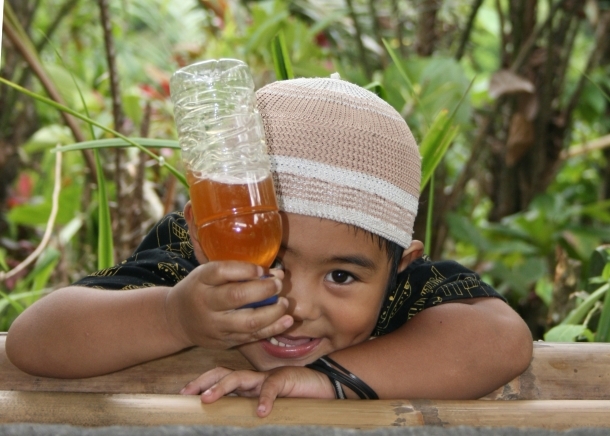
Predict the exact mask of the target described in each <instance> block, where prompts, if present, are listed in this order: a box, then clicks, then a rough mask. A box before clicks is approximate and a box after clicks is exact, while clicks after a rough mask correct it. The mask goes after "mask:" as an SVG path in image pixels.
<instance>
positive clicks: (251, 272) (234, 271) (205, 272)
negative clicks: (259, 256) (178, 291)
mask: <svg viewBox="0 0 610 436" xmlns="http://www.w3.org/2000/svg"><path fill="white" fill-rule="evenodd" d="M197 270H198V272H197V274H198V278H199V281H201V282H202V283H204V284H206V285H209V286H219V285H223V284H225V283H227V282H240V281H245V280H254V279H257V278H259V277H261V276H262V275H263V274H264V273H265V272H264V270H263V268H262V267H260V266H258V265H254V264H252V263H247V262H238V261H222V262H208V263H205V264H203V265H201V266H199V267H197Z"/></svg>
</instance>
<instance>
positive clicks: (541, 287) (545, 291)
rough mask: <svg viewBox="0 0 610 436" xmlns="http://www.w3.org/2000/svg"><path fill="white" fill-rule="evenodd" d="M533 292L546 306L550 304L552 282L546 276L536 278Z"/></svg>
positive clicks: (551, 299)
mask: <svg viewBox="0 0 610 436" xmlns="http://www.w3.org/2000/svg"><path fill="white" fill-rule="evenodd" d="M535 292H536V295H537V296H538V297H540V299H541V300H542V301H543V302H544V304H545V305H546V306H547V307H548V306H550V305H551V302H552V301H553V282H551V281H550V280H549V278H548V277H547V276H542V277H540V278H539V279H538V281H537V282H536V288H535Z"/></svg>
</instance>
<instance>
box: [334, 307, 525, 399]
mask: <svg viewBox="0 0 610 436" xmlns="http://www.w3.org/2000/svg"><path fill="white" fill-rule="evenodd" d="M531 356H532V337H531V334H530V331H529V329H528V327H527V325H526V324H525V322H524V321H523V320H522V319H521V318H520V317H519V315H518V314H517V313H516V312H514V311H513V310H512V309H511V308H510V306H508V305H507V304H506V303H504V302H503V301H501V300H499V299H496V298H475V299H470V300H460V301H459V302H451V303H445V304H441V305H438V306H434V307H431V308H428V309H425V310H423V311H421V312H420V313H419V314H417V315H416V316H415V317H413V318H412V319H411V320H409V322H407V323H406V324H404V325H403V326H402V327H400V328H399V329H397V330H396V331H394V332H392V333H389V334H387V335H385V336H382V337H379V338H376V339H374V340H371V341H367V342H364V343H361V344H358V345H354V346H352V347H349V348H346V349H344V350H340V351H337V352H335V353H332V354H331V357H332V358H333V359H334V360H336V361H337V362H338V363H339V364H341V365H343V366H344V367H346V368H347V369H348V370H349V371H351V372H352V373H353V374H355V375H357V376H358V377H360V378H361V379H362V380H364V381H365V382H366V383H367V384H368V385H369V386H371V387H372V388H373V389H374V390H375V391H376V392H377V394H378V395H379V397H380V398H434V399H475V398H480V397H482V396H484V395H486V394H488V393H489V392H491V391H493V390H494V389H496V388H498V387H500V386H502V385H503V384H505V383H507V382H509V381H510V380H512V379H513V378H515V377H516V376H518V375H519V374H520V373H522V372H523V371H524V370H525V369H526V368H527V366H528V365H529V363H530V360H531ZM346 393H347V394H348V396H350V397H352V398H357V397H356V395H355V394H354V393H353V392H349V391H348V392H346Z"/></svg>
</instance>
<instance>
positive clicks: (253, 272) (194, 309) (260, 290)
mask: <svg viewBox="0 0 610 436" xmlns="http://www.w3.org/2000/svg"><path fill="white" fill-rule="evenodd" d="M274 274H276V275H281V272H274ZM261 275H262V271H261V269H260V267H256V266H255V265H252V264H246V263H237V262H212V263H208V264H205V265H201V266H199V267H198V268H196V269H195V270H193V271H192V272H191V273H190V274H189V275H188V276H187V277H186V278H185V279H183V280H182V281H180V282H179V283H178V284H176V285H175V286H174V287H171V288H170V287H160V286H159V287H149V288H142V289H133V290H126V291H108V290H100V289H93V288H87V287H78V286H70V287H67V288H63V289H59V290H57V291H55V292H52V293H51V294H49V295H48V296H46V297H44V298H42V299H41V300H40V301H38V302H36V303H35V304H34V305H32V306H31V307H30V308H28V309H27V310H26V311H25V312H23V313H22V314H21V315H20V316H19V317H18V318H17V319H16V320H15V322H14V323H13V325H12V326H11V328H10V330H9V334H8V337H7V340H6V352H7V356H8V357H9V359H10V360H11V362H12V363H13V364H15V365H16V366H17V367H18V368H20V369H22V370H23V371H26V372H28V373H31V374H35V375H40V376H48V377H61V378H79V377H91V376H95V375H100V374H105V373H109V372H112V371H116V370H119V369H123V368H126V367H128V366H131V365H135V364H138V363H142V362H145V361H148V360H151V359H155V358H158V357H161V356H166V355H168V354H171V353H174V352H176V351H179V350H181V349H183V348H186V347H189V346H193V345H200V346H203V347H208V348H229V347H232V346H234V345H237V344H242V343H246V342H250V341H253V340H258V339H260V338H262V337H267V336H272V335H275V334H279V333H281V332H282V331H284V330H285V329H286V328H288V327H289V326H290V325H291V324H292V318H291V317H290V316H288V315H285V312H286V309H287V306H288V302H287V300H286V299H285V298H280V299H279V302H278V303H277V304H273V305H271V306H265V307H261V308H258V309H241V310H235V309H236V308H239V307H241V306H243V305H245V304H248V303H252V302H255V301H260V300H263V299H265V298H269V297H271V296H272V295H276V294H277V293H278V292H279V291H280V289H281V281H280V280H281V277H276V278H267V279H264V280H258V278H259V277H260V276H261Z"/></svg>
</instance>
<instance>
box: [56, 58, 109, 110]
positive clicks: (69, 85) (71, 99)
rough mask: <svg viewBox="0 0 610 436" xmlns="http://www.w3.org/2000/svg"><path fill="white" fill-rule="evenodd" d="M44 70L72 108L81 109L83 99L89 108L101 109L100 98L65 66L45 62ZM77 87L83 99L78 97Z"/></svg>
mask: <svg viewBox="0 0 610 436" xmlns="http://www.w3.org/2000/svg"><path fill="white" fill-rule="evenodd" d="M45 70H46V71H47V72H48V73H49V76H51V79H52V80H53V82H54V83H55V86H57V90H58V91H59V93H60V94H61V96H62V97H63V98H64V100H65V102H66V105H67V106H69V107H71V108H73V109H74V110H82V109H83V103H82V101H84V102H85V103H86V105H87V107H88V108H89V110H93V111H94V112H99V111H100V110H101V109H102V106H101V104H100V100H98V98H97V97H96V96H95V95H94V93H93V92H91V90H90V89H89V88H88V87H87V85H86V84H85V83H84V82H82V81H81V80H79V79H78V78H76V77H74V76H73V75H72V74H71V73H70V72H69V71H67V70H66V68H64V67H63V66H61V65H57V64H51V63H46V64H45ZM74 82H76V83H77V84H78V88H77V87H75V86H74ZM78 89H80V90H81V91H80V92H82V93H83V100H81V99H80V98H79V91H78Z"/></svg>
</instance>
